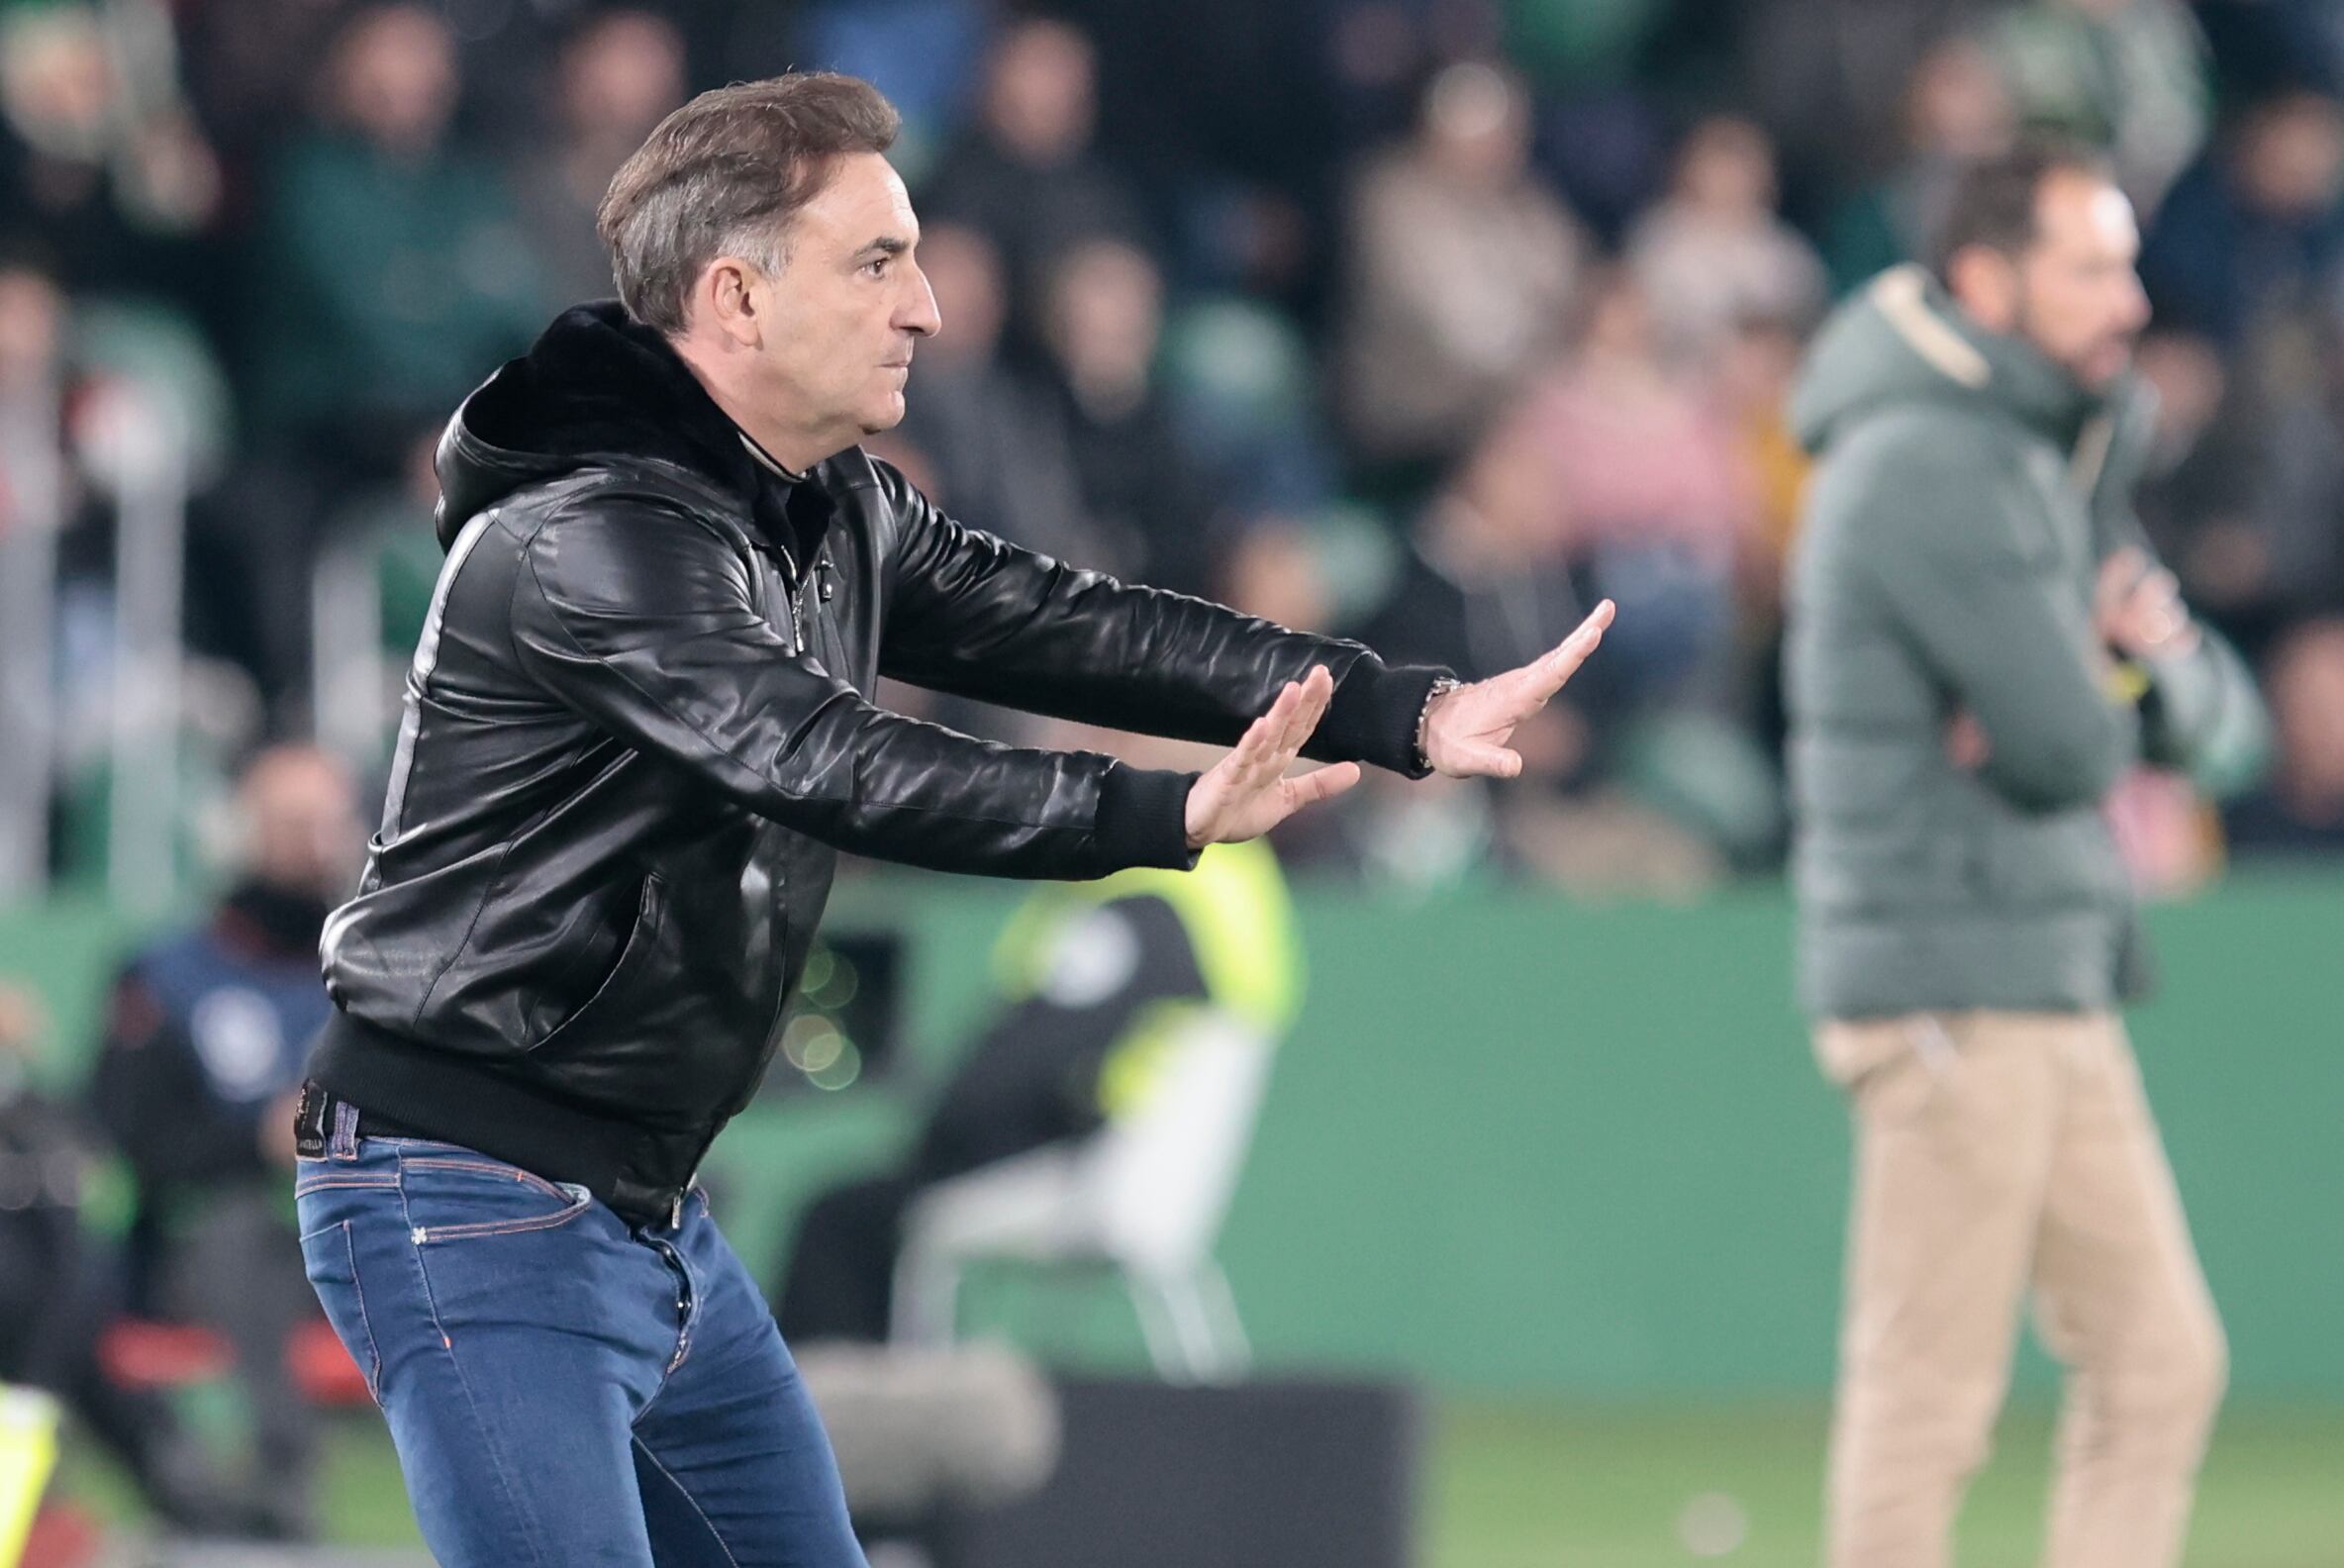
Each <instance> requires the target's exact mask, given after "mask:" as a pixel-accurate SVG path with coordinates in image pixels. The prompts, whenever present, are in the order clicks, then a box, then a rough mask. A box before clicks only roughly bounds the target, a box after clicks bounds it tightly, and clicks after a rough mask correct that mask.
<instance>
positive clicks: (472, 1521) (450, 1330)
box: [295, 1129, 865, 1568]
mask: <svg viewBox="0 0 2344 1568" xmlns="http://www.w3.org/2000/svg"><path fill="white" fill-rule="evenodd" d="M295 1193H296V1197H297V1200H298V1206H299V1209H300V1214H301V1231H302V1235H301V1251H302V1258H303V1262H304V1263H305V1264H306V1265H307V1268H308V1272H309V1279H310V1283H311V1284H312V1285H313V1286H315V1287H316V1289H317V1292H318V1298H319V1300H320V1301H322V1302H323V1303H324V1304H325V1307H326V1316H327V1317H328V1318H329V1319H331V1320H332V1321H333V1323H334V1329H335V1332H336V1333H337V1334H339V1335H340V1336H341V1338H342V1343H343V1344H344V1345H346V1346H347V1347H348V1348H349V1351H350V1354H351V1355H352V1356H353V1357H354V1358H355V1359H356V1361H357V1363H358V1366H359V1367H360V1369H361V1370H363V1371H364V1372H365V1374H366V1381H367V1386H368V1387H369V1388H370V1389H371V1390H372V1391H373V1393H374V1397H375V1400H376V1401H377V1403H379V1404H380V1405H381V1406H382V1409H383V1413H384V1415H385V1416H386V1417H387V1418H388V1419H389V1421H390V1427H391V1437H392V1440H393V1441H394V1442H395V1443H396V1444H397V1445H398V1449H399V1464H400V1467H401V1469H402V1470H404V1471H405V1472H406V1477H407V1491H408V1496H409V1498H410V1499H411V1501H412V1502H413V1504H414V1507H415V1516H416V1519H417V1522H418V1523H420V1524H421V1525H422V1527H423V1534H424V1540H425V1543H426V1544H427V1545H429V1546H430V1547H431V1549H432V1552H433V1555H434V1556H436V1557H437V1558H438V1559H439V1563H440V1564H441V1568H587V1565H590V1564H591V1565H595V1568H865V1565H864V1562H863V1555H862V1551H861V1548H860V1547H858V1546H857V1545H856V1544H855V1539H854V1534H853V1531H852V1530H851V1529H850V1528H849V1527H848V1524H847V1519H846V1500H845V1496H844V1494H843V1493H842V1492H841V1490H840V1488H839V1485H838V1471H837V1464H836V1461H835V1460H834V1459H833V1458H832V1457H831V1453H830V1440H829V1438H828V1437H826V1436H825V1435H824V1433H823V1429H822V1424H821V1422H820V1421H819V1420H818V1419H817V1418H816V1416H815V1412H814V1407H813V1405H812V1403H811V1402H810V1401H809V1400H808V1398H807V1396H806V1390H805V1387H804V1385H803V1384H802V1383H801V1382H800V1381H799V1378H798V1370H797V1367H796V1365H795V1364H794V1363H793V1362H792V1361H791V1360H790V1355H789V1351H788V1350H787V1349H785V1348H784V1347H783V1345H782V1342H781V1333H780V1331H779V1330H778V1329H777V1328H776V1327H775V1326H774V1323H773V1317H772V1314H771V1313H770V1312H768V1311H767V1309H766V1306H765V1302H764V1298H763V1297H762V1296H761V1295H760V1294H759V1292H758V1290H757V1288H756V1285H755V1282H754V1281H753V1280H751V1279H750V1277H749V1274H748V1271H747V1270H746V1269H744V1268H742V1267H741V1264H740V1260H739V1259H738V1258H737V1257H735V1256H734V1255H733V1252H732V1247H731V1245H730V1244H728V1243H727V1242H726V1240H725V1238H724V1236H723V1235H722V1234H721V1233H719V1231H718V1230H717V1227H716V1225H715V1223H714V1222H713V1221H712V1220H710V1219H709V1215H708V1198H707V1195H706V1194H705V1193H703V1192H700V1191H698V1190H697V1189H695V1190H694V1192H693V1193H692V1195H691V1197H690V1198H688V1199H687V1200H686V1201H685V1203H684V1205H683V1208H682V1213H681V1219H680V1222H679V1223H677V1224H675V1225H650V1226H642V1227H631V1226H629V1225H628V1224H627V1222H625V1221H623V1220H621V1219H620V1218H619V1217H618V1216H617V1215H616V1214H614V1213H612V1211H611V1210H610V1209H609V1208H608V1207H606V1206H605V1205H603V1204H601V1203H599V1202H597V1201H596V1200H595V1199H594V1198H593V1197H592V1196H591V1195H589V1194H588V1193H587V1192H586V1190H585V1189H584V1188H579V1187H562V1186H556V1185H555V1184H553V1183H551V1182H547V1181H543V1180H540V1179H539V1178H537V1176H534V1175H532V1174H530V1173H528V1172H526V1171H522V1170H519V1169H517V1168H516V1167H514V1166H511V1165H507V1164H505V1163H503V1162H501V1161H498V1160H493V1159H490V1158H488V1157H487V1156H485V1155H482V1154H477V1153H474V1152H473V1151H471V1150H469V1149H465V1148H460V1147H458V1146H456V1145H455V1144H452V1143H436V1142H428V1141H425V1140H422V1139H417V1138H371V1137H370V1138H364V1139H359V1138H356V1137H354V1136H352V1135H350V1134H349V1133H348V1132H347V1130H346V1129H345V1130H344V1131H343V1132H342V1134H341V1135H339V1136H338V1137H336V1138H335V1139H334V1140H333V1141H332V1142H331V1143H330V1144H329V1146H328V1148H327V1152H326V1157H325V1158H323V1159H303V1160H302V1161H301V1162H300V1171H299V1175H298V1178H297V1185H296V1189H295Z"/></svg>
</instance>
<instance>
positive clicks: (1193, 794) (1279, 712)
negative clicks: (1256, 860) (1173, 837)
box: [1188, 665, 1359, 849]
mask: <svg viewBox="0 0 2344 1568" xmlns="http://www.w3.org/2000/svg"><path fill="white" fill-rule="evenodd" d="M1333 696H1334V678H1333V677H1332V676H1330V675H1328V674H1327V673H1326V667H1325V666H1324V665H1316V666H1314V667H1313V668H1312V670H1311V673H1310V674H1309V675H1307V676H1305V677H1304V678H1303V679H1302V680H1301V681H1299V682H1296V681H1288V682H1287V683H1286V687H1285V689H1284V690H1283V691H1281V692H1279V693H1278V700H1277V701H1276V702H1274V703H1272V704H1271V705H1270V711H1269V712H1268V713H1266V714H1263V715H1262V716H1261V717H1260V718H1259V719H1256V720H1254V721H1253V724H1252V727H1251V728H1249V729H1248V730H1247V731H1246V732H1245V735H1244V738H1242V739H1240V740H1239V741H1238V742H1237V744H1236V746H1235V747H1234V749H1232V750H1231V751H1230V752H1229V753H1228V755H1226V756H1224V757H1222V758H1221V760H1220V761H1219V762H1218V763H1216V764H1215V765H1214V766H1213V768H1212V770H1211V771H1209V772H1207V773H1206V774H1205V775H1204V776H1202V777H1201V778H1199V779H1198V780H1197V782H1196V783H1195V784H1194V785H1193V786H1191V787H1190V789H1189V792H1188V846H1189V847H1190V848H1191V849H1202V848H1204V847H1205V845H1207V844H1211V843H1237V842H1240V841H1242V840H1244V839H1247V838H1258V837H1260V836H1261V835H1262V834H1263V833H1268V832H1269V831H1270V830H1271V829H1272V828H1275V827H1277V826H1278V825H1279V824H1280V823H1282V822H1284V821H1285V820H1286V819H1287V818H1289V817H1291V816H1293V815H1294V814H1295V813H1296V812H1298V811H1301V810H1302V809H1303V808H1304V807H1305V806H1309V805H1313V804H1315V803H1316V802H1319V801H1322V800H1332V799H1333V798H1334V797H1335V796H1337V795H1340V794H1341V793H1342V792H1343V791H1345V790H1347V789H1349V788H1350V787H1351V786H1352V785H1354V784H1356V783H1358V782H1359V764H1358V763H1356V762H1337V763H1335V764H1334V765H1333V766H1331V767H1322V768H1313V769H1311V770H1310V771H1309V772H1307V773H1298V774H1296V775H1295V776H1294V777H1292V778H1288V777H1287V776H1286V770H1287V769H1288V768H1290V767H1292V766H1293V765H1294V759H1295V758H1296V757H1297V756H1299V755H1301V754H1302V749H1303V742H1304V741H1306V740H1308V739H1310V738H1311V733H1312V732H1313V731H1315V730H1317V729H1318V728H1319V720H1320V719H1323V718H1324V717H1325V716H1326V704H1327V702H1328V700H1329V699H1331V698H1332V697H1333Z"/></svg>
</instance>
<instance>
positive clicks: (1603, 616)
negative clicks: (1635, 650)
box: [1528, 599, 1618, 702]
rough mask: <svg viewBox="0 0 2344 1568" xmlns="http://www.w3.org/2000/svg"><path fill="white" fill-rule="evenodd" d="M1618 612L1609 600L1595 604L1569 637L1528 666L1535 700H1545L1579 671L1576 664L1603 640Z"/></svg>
mask: <svg viewBox="0 0 2344 1568" xmlns="http://www.w3.org/2000/svg"><path fill="white" fill-rule="evenodd" d="M1617 613H1618V606H1616V605H1614V604H1613V603H1612V601H1611V600H1609V599H1607V600H1605V601H1604V602H1603V603H1602V604H1600V605H1597V606H1596V607H1595V609H1594V610H1593V611H1592V612H1591V613H1590V614H1589V615H1588V618H1587V619H1586V620H1584V621H1582V622H1580V623H1579V625H1578V628H1577V629H1576V630H1574V631H1573V632H1572V634H1571V635H1570V636H1569V637H1565V638H1563V640H1562V641H1561V642H1560V643H1558V644H1556V646H1555V648H1554V650H1553V651H1552V652H1549V653H1547V654H1546V655H1545V656H1543V657H1542V658H1540V659H1539V660H1538V661H1537V662H1536V663H1535V664H1532V665H1530V666H1528V667H1529V669H1530V670H1531V671H1533V672H1534V673H1533V676H1532V680H1531V689H1532V691H1533V692H1534V693H1535V694H1536V697H1535V700H1536V701H1538V702H1544V701H1545V700H1546V699H1547V698H1549V697H1552V696H1553V695H1554V694H1555V693H1556V692H1558V691H1560V690H1562V687H1563V682H1565V681H1567V680H1569V679H1570V678H1571V677H1572V676H1573V675H1575V674H1577V673H1578V670H1579V666H1580V665H1582V664H1584V663H1586V662H1587V656H1588V655H1589V654H1590V653H1593V652H1594V651H1595V650H1596V647H1597V645H1598V644H1599V643H1601V642H1602V641H1603V640H1604V629H1605V628H1607V627H1609V626H1610V625H1611V624H1612V617H1613V616H1614V615H1615V614H1617Z"/></svg>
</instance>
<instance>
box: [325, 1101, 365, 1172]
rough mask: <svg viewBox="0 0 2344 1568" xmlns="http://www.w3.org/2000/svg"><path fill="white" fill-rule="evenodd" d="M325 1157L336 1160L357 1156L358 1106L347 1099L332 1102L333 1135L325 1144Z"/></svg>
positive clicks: (350, 1158)
mask: <svg viewBox="0 0 2344 1568" xmlns="http://www.w3.org/2000/svg"><path fill="white" fill-rule="evenodd" d="M326 1157H327V1158H328V1159H338V1160H354V1159H356V1158H357V1157H358V1108H357V1107H356V1106H354V1105H351V1104H350V1103H349V1102H348V1101H347V1100H337V1101H335V1102H334V1137H333V1140H332V1141H331V1142H329V1143H328V1144H327V1145H326Z"/></svg>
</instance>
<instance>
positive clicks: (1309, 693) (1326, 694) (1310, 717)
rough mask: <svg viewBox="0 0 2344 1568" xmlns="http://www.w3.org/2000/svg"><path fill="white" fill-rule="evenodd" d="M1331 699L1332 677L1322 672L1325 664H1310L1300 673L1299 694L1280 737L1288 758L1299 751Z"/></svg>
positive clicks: (1315, 732)
mask: <svg viewBox="0 0 2344 1568" xmlns="http://www.w3.org/2000/svg"><path fill="white" fill-rule="evenodd" d="M1333 701H1334V677H1333V676H1331V675H1329V674H1328V673H1327V672H1326V666H1325V665H1323V664H1314V665H1312V666H1311V673H1310V674H1308V675H1306V676H1305V677H1303V685H1302V696H1301V698H1300V700H1298V701H1297V702H1296V703H1295V705H1294V712H1293V714H1292V715H1290V716H1289V717H1288V719H1287V722H1286V734H1285V735H1284V736H1283V737H1282V741H1281V748H1282V749H1283V750H1284V752H1285V754H1286V757H1287V759H1288V760H1289V761H1291V760H1293V759H1294V758H1295V757H1297V756H1299V755H1301V754H1302V749H1303V747H1304V746H1305V745H1306V744H1308V743H1309V742H1310V738H1311V736H1312V735H1316V734H1318V733H1319V721H1321V720H1323V719H1324V718H1325V717H1326V709H1327V705H1328V704H1329V703H1331V702H1333Z"/></svg>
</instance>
